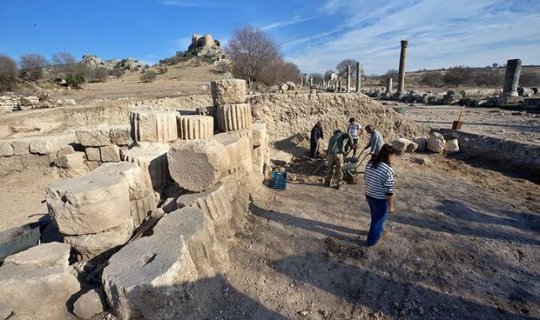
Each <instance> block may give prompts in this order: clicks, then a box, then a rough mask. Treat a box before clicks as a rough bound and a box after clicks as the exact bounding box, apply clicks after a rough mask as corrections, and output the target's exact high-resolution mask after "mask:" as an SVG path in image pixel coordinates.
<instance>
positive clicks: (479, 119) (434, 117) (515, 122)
mask: <svg viewBox="0 0 540 320" xmlns="http://www.w3.org/2000/svg"><path fill="white" fill-rule="evenodd" d="M396 107H398V108H400V110H402V111H404V112H405V114H406V115H407V116H409V117H410V118H412V119H413V120H415V121H416V122H417V123H420V124H426V125H428V126H430V127H432V128H448V129H450V128H452V122H453V121H455V120H457V119H458V116H459V113H460V112H461V110H462V107H460V106H428V105H419V104H418V105H415V106H414V107H411V106H407V105H406V104H399V105H398V106H396ZM462 130H463V131H465V132H469V133H476V134H482V135H487V136H492V137H497V138H501V139H508V140H513V141H518V142H522V143H529V144H536V145H538V144H540V113H532V112H527V111H516V110H503V109H501V108H474V107H473V108H469V107H467V108H465V109H464V113H463V127H462Z"/></svg>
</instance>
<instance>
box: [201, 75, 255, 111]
mask: <svg viewBox="0 0 540 320" xmlns="http://www.w3.org/2000/svg"><path fill="white" fill-rule="evenodd" d="M210 86H211V88H212V98H213V100H214V105H215V106H222V105H226V104H239V103H245V102H246V81H245V80H241V79H225V80H216V81H212V82H211V83H210Z"/></svg>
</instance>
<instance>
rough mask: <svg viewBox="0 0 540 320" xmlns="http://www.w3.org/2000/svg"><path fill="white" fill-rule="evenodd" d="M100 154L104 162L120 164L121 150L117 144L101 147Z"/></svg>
mask: <svg viewBox="0 0 540 320" xmlns="http://www.w3.org/2000/svg"><path fill="white" fill-rule="evenodd" d="M99 152H100V155H101V161H103V162H120V148H119V147H118V146H117V145H115V144H110V145H108V146H104V147H100V148H99Z"/></svg>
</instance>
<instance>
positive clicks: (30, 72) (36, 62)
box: [20, 53, 49, 81]
mask: <svg viewBox="0 0 540 320" xmlns="http://www.w3.org/2000/svg"><path fill="white" fill-rule="evenodd" d="M48 64H49V62H48V61H47V59H46V58H45V57H44V56H42V55H40V54H36V53H28V54H25V55H23V56H22V57H21V60H20V65H21V77H22V78H23V79H25V80H28V81H36V80H39V79H41V78H43V68H45V67H46V66H47V65H48Z"/></svg>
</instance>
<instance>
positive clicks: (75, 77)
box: [66, 71, 86, 88]
mask: <svg viewBox="0 0 540 320" xmlns="http://www.w3.org/2000/svg"><path fill="white" fill-rule="evenodd" d="M85 82H86V79H85V77H84V72H82V71H79V72H76V73H68V74H67V75H66V84H67V85H68V86H70V87H73V88H80V87H81V84H83V83H85Z"/></svg>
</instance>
